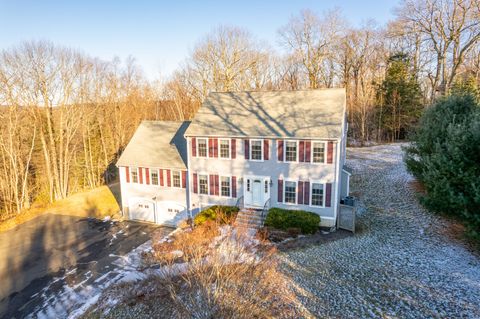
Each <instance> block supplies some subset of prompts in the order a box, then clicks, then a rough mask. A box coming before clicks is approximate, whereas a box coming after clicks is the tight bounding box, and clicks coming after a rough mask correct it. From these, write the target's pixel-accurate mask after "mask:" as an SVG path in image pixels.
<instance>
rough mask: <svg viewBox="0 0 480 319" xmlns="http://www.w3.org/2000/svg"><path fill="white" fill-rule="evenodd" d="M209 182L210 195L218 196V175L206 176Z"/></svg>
mask: <svg viewBox="0 0 480 319" xmlns="http://www.w3.org/2000/svg"><path fill="white" fill-rule="evenodd" d="M208 179H209V182H210V195H218V194H219V189H220V187H219V185H218V184H219V181H220V178H219V176H218V175H209V176H208Z"/></svg>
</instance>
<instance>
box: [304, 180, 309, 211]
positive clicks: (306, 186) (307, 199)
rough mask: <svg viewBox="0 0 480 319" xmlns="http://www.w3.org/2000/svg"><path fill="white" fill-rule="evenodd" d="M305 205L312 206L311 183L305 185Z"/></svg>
mask: <svg viewBox="0 0 480 319" xmlns="http://www.w3.org/2000/svg"><path fill="white" fill-rule="evenodd" d="M303 204H304V205H310V182H304V183H303Z"/></svg>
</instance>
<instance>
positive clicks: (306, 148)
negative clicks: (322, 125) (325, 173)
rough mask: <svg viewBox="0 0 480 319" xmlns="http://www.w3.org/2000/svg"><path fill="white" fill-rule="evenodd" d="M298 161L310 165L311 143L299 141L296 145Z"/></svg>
mask: <svg viewBox="0 0 480 319" xmlns="http://www.w3.org/2000/svg"><path fill="white" fill-rule="evenodd" d="M298 148H299V150H298V160H299V161H300V162H304V163H310V157H311V152H312V151H311V150H312V141H300V142H299V143H298Z"/></svg>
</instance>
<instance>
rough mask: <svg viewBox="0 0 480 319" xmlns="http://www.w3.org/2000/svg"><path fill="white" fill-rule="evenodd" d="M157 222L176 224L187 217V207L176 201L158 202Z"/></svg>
mask: <svg viewBox="0 0 480 319" xmlns="http://www.w3.org/2000/svg"><path fill="white" fill-rule="evenodd" d="M157 207H158V214H157V223H158V224H164V225H170V226H177V225H178V223H179V222H180V221H182V220H184V219H187V218H188V214H187V208H186V207H185V206H183V205H180V204H179V203H176V202H168V201H165V202H158V203H157Z"/></svg>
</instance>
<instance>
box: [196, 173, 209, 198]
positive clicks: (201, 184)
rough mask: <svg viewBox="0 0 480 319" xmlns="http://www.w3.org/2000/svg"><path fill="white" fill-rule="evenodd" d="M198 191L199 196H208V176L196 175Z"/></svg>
mask: <svg viewBox="0 0 480 319" xmlns="http://www.w3.org/2000/svg"><path fill="white" fill-rule="evenodd" d="M198 190H199V193H200V194H203V195H208V175H198Z"/></svg>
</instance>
